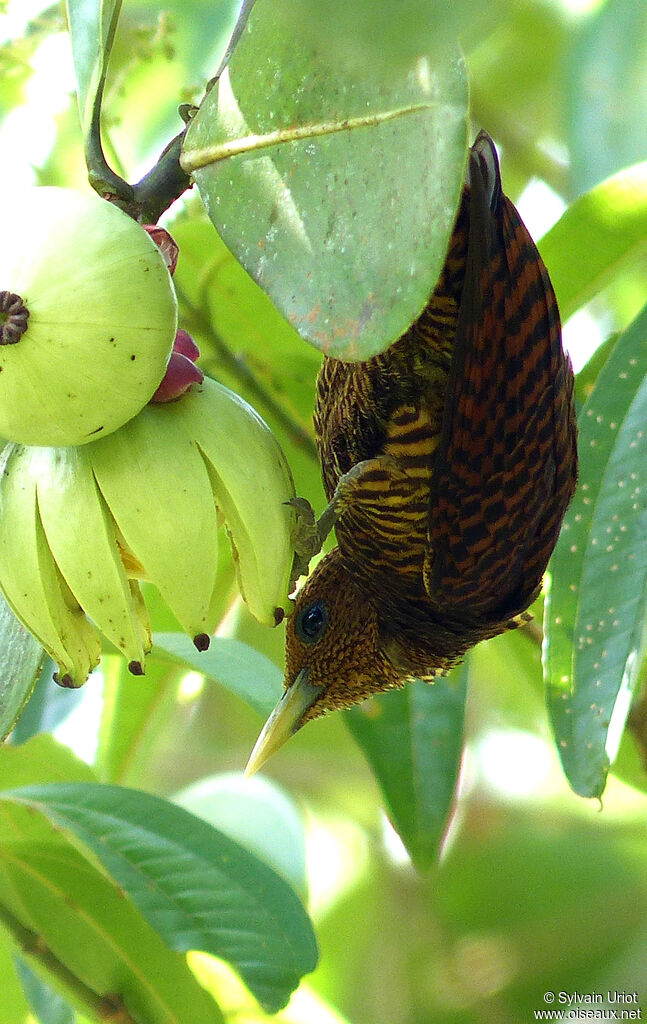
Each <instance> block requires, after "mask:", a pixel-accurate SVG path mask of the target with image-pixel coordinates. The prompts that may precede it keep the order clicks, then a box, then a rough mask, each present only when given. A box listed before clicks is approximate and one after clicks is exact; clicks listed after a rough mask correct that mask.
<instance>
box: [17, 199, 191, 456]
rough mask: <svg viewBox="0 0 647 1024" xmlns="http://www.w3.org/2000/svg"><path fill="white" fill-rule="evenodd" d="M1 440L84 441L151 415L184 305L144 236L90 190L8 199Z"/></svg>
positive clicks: (117, 211)
mask: <svg viewBox="0 0 647 1024" xmlns="http://www.w3.org/2000/svg"><path fill="white" fill-rule="evenodd" d="M0 230H1V233H2V246H0V437H4V438H5V439H7V440H11V441H18V442H20V443H21V444H31V445H46V446H50V445H80V444H86V443H87V442H89V441H94V440H96V439H97V438H99V437H104V436H105V435H106V434H110V433H112V432H113V431H114V430H117V429H118V428H119V427H121V426H122V425H123V424H124V423H127V422H128V420H130V419H132V417H133V416H136V415H137V413H138V412H139V411H140V410H141V409H143V407H144V406H145V405H146V403H147V402H148V401H149V399H150V398H151V396H152V395H153V394H154V392H155V391H156V389H157V387H158V385H159V383H160V381H161V380H162V378H163V376H164V372H165V369H166V364H167V362H168V359H169V356H170V353H171V349H172V346H173V339H174V337H175V331H176V327H177V303H176V299H175V292H174V290H173V284H172V282H171V278H170V275H169V272H168V269H167V267H166V264H165V262H164V258H163V256H162V254H161V253H160V251H159V249H158V248H157V246H156V245H155V243H154V242H153V241H152V240H151V238H150V237H149V236H148V234H147V233H146V231H144V229H143V228H142V227H140V225H139V224H137V223H136V222H135V221H134V220H132V219H131V218H130V217H128V216H127V215H126V214H125V213H122V211H121V210H119V209H118V208H117V207H116V206H113V205H112V204H111V203H108V202H106V201H105V200H103V199H100V198H99V197H98V196H95V195H94V194H87V195H86V194H82V193H79V192H73V191H70V190H68V189H62V188H33V189H30V190H27V191H25V192H23V193H21V194H20V195H19V196H17V197H15V196H14V197H10V198H9V197H8V198H7V199H6V200H5V201H3V202H2V203H0Z"/></svg>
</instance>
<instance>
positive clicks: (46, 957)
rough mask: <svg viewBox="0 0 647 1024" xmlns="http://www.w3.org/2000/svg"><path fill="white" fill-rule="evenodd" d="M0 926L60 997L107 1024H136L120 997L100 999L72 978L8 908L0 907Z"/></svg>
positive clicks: (72, 973) (115, 995)
mask: <svg viewBox="0 0 647 1024" xmlns="http://www.w3.org/2000/svg"><path fill="white" fill-rule="evenodd" d="M0 922H1V923H2V924H3V925H4V927H5V928H6V930H7V931H8V932H9V934H10V935H11V937H12V939H13V941H14V942H15V943H16V945H17V946H18V947H19V948H20V951H21V953H22V955H23V956H24V957H25V958H26V959H27V960H31V961H33V962H35V963H36V964H38V965H39V966H40V967H44V968H45V969H46V970H47V971H48V973H49V974H51V975H52V976H53V977H54V978H55V979H56V980H57V981H58V982H59V984H60V985H61V986H62V988H63V990H64V993H70V994H71V995H72V997H73V998H74V1000H75V1001H76V1002H77V1003H78V1004H80V1005H81V1006H82V1007H83V1008H84V1012H85V1011H86V1010H87V1011H88V1013H89V1016H91V1017H94V1018H97V1019H98V1020H102V1021H110V1022H111V1024H136V1022H135V1019H134V1017H131V1015H130V1013H129V1012H128V1010H127V1009H126V1007H125V1006H124V1003H123V1001H122V999H121V996H120V995H118V994H116V993H111V994H110V995H108V996H101V995H99V994H98V993H97V992H95V991H94V990H93V989H91V988H89V986H88V985H86V984H85V983H84V982H82V981H81V979H80V978H78V977H77V976H76V974H74V972H73V971H71V970H70V969H69V967H67V966H66V965H65V964H64V963H63V962H62V961H61V960H59V959H58V957H57V956H56V955H55V954H54V953H53V952H52V950H51V949H50V948H49V947H48V946H47V944H46V943H45V942H44V940H43V938H42V936H40V935H39V934H38V932H35V931H32V929H31V928H27V927H25V925H24V924H23V923H22V922H21V921H19V920H18V918H17V917H16V916H15V915H14V914H12V912H11V911H10V910H9V908H8V907H5V906H4V905H3V904H1V903H0Z"/></svg>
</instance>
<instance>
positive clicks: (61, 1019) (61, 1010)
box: [15, 956, 76, 1024]
mask: <svg viewBox="0 0 647 1024" xmlns="http://www.w3.org/2000/svg"><path fill="white" fill-rule="evenodd" d="M15 963H16V970H17V972H18V977H19V978H20V982H21V984H22V987H23V989H24V992H25V995H26V996H27V998H28V1000H29V1005H30V1007H31V1010H32V1013H33V1014H34V1016H35V1017H36V1019H37V1020H38V1024H74V1022H75V1019H76V1015H75V1013H74V1010H73V1009H72V1007H71V1006H70V1005H69V1003H67V1002H66V1001H65V1000H64V999H63V997H62V996H59V994H58V992H56V991H54V989H52V988H51V987H50V986H49V985H48V984H47V982H45V981H43V980H42V979H41V978H39V977H38V975H37V974H34V972H33V971H32V969H31V967H29V965H28V964H26V963H25V961H24V960H22V959H21V958H20V957H18V956H17V957H16V958H15Z"/></svg>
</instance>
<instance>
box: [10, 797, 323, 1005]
mask: <svg viewBox="0 0 647 1024" xmlns="http://www.w3.org/2000/svg"><path fill="white" fill-rule="evenodd" d="M2 800H3V802H4V803H16V804H21V805H26V806H27V807H30V808H33V809H34V810H37V811H38V812H39V813H40V814H42V815H44V816H45V817H46V818H47V819H48V820H50V821H51V822H52V823H53V824H54V825H56V826H57V827H58V828H59V829H62V830H63V834H64V835H65V836H66V837H67V838H69V839H70V840H71V841H73V842H76V843H77V844H80V848H81V850H82V851H87V850H89V851H92V853H93V854H94V855H95V856H96V857H97V858H98V859H99V861H100V862H101V864H102V865H103V867H104V869H105V870H106V871H107V872H108V873H109V874H110V875H111V876H112V878H113V879H114V880H115V882H116V883H117V884H118V885H119V886H121V888H122V889H123V890H124V892H125V893H126V894H127V896H128V898H129V899H130V900H131V901H132V903H133V904H134V905H135V906H136V907H137V908H138V910H139V911H140V912H141V914H142V916H143V917H144V918H145V920H146V921H148V923H149V924H150V925H151V926H152V927H153V928H155V930H156V931H157V932H158V933H159V934H160V935H161V936H162V938H163V939H164V940H165V941H166V942H167V943H168V945H170V946H171V947H172V948H173V949H176V950H179V951H188V950H191V949H200V950H203V951H204V952H207V953H212V954H213V955H215V956H219V957H221V958H223V959H225V960H228V961H229V962H230V963H231V964H232V965H233V966H234V967H235V968H236V969H237V970H238V972H239V973H240V975H241V977H242V978H243V979H244V981H245V982H246V984H247V985H248V986H249V988H250V989H251V991H252V992H253V993H254V995H255V996H256V997H257V999H258V1000H259V1001H260V1002H261V1003H262V1004H263V1005H264V1006H265V1007H266V1008H267V1009H269V1010H271V1011H276V1010H278V1009H280V1008H281V1007H282V1006H284V1005H285V1003H286V1002H287V1000H288V998H289V996H290V993H291V992H292V990H293V989H294V988H296V986H297V985H298V983H299V980H300V978H301V976H302V975H303V974H305V973H307V972H308V971H312V970H313V969H314V967H315V965H316V961H317V951H316V942H315V938H314V934H313V932H312V927H311V925H310V922H309V919H308V917H307V915H306V913H305V911H304V909H303V907H302V905H301V903H300V902H299V900H298V899H297V897H296V896H295V894H294V892H293V891H292V889H291V888H290V887H289V886H288V885H287V884H286V883H285V882H284V881H283V880H282V879H281V878H280V877H279V876H278V875H277V874H276V873H275V872H274V871H272V870H271V869H270V868H269V867H267V866H266V865H265V864H263V863H261V862H260V861H259V860H257V859H256V858H255V857H254V856H252V854H250V853H248V852H247V851H246V850H244V849H243V848H242V847H241V846H239V845H238V844H237V843H235V842H233V841H232V840H231V839H229V838H227V837H226V836H225V835H223V834H222V833H219V832H217V831H216V830H215V829H213V828H211V827H210V826H209V825H207V824H206V823H205V822H204V821H201V820H200V819H199V818H196V817H194V816H193V815H191V814H189V813H188V812H187V811H184V810H183V809H182V808H180V807H177V806H175V805H174V804H171V803H168V802H167V801H165V800H162V799H160V798H159V797H154V796H150V795H148V794H146V793H142V792H138V791H136V790H128V789H122V788H119V787H116V786H96V785H84V784H83V783H80V784H74V783H71V784H69V785H64V784H63V785H52V786H48V785H44V786H31V787H25V788H22V789H19V790H13V791H11V792H6V793H4V794H3V795H2Z"/></svg>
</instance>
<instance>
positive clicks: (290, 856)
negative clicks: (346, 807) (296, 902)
mask: <svg viewBox="0 0 647 1024" xmlns="http://www.w3.org/2000/svg"><path fill="white" fill-rule="evenodd" d="M173 800H174V802H175V803H176V804H179V805H180V807H184V808H185V810H187V811H190V812H191V813H192V814H197V816H198V817H199V818H204V820H205V821H208V822H209V823H210V824H211V825H213V826H214V828H217V829H219V830H220V831H221V832H224V833H225V834H226V835H228V836H229V837H230V838H231V839H235V840H236V842H237V843H240V844H241V845H242V846H244V847H245V849H246V850H251V852H252V853H254V854H256V856H257V857H260V859H261V860H263V861H265V863H266V864H269V865H270V867H272V868H274V870H275V871H277V872H278V873H279V874H280V875H282V876H283V878H285V879H286V881H287V882H289V884H290V885H291V886H292V888H293V889H294V890H295V892H297V893H298V894H299V896H301V897H302V899H305V898H306V895H307V892H308V883H307V875H306V847H305V831H304V822H303V816H302V814H301V813H300V811H299V809H298V808H297V806H296V804H295V803H294V801H293V800H292V799H291V798H290V797H289V796H288V795H287V794H286V793H284V792H283V790H281V789H279V787H278V786H277V785H276V783H275V782H272V781H271V780H270V779H268V778H266V777H265V776H263V775H255V776H254V778H252V779H246V778H245V777H244V775H243V774H242V773H241V772H225V773H223V774H221V775H210V776H208V777H207V778H206V779H200V781H199V782H194V783H193V784H192V785H190V786H187V787H186V788H185V789H182V790H181V791H180V792H179V793H176V794H175V795H174V797H173Z"/></svg>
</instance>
